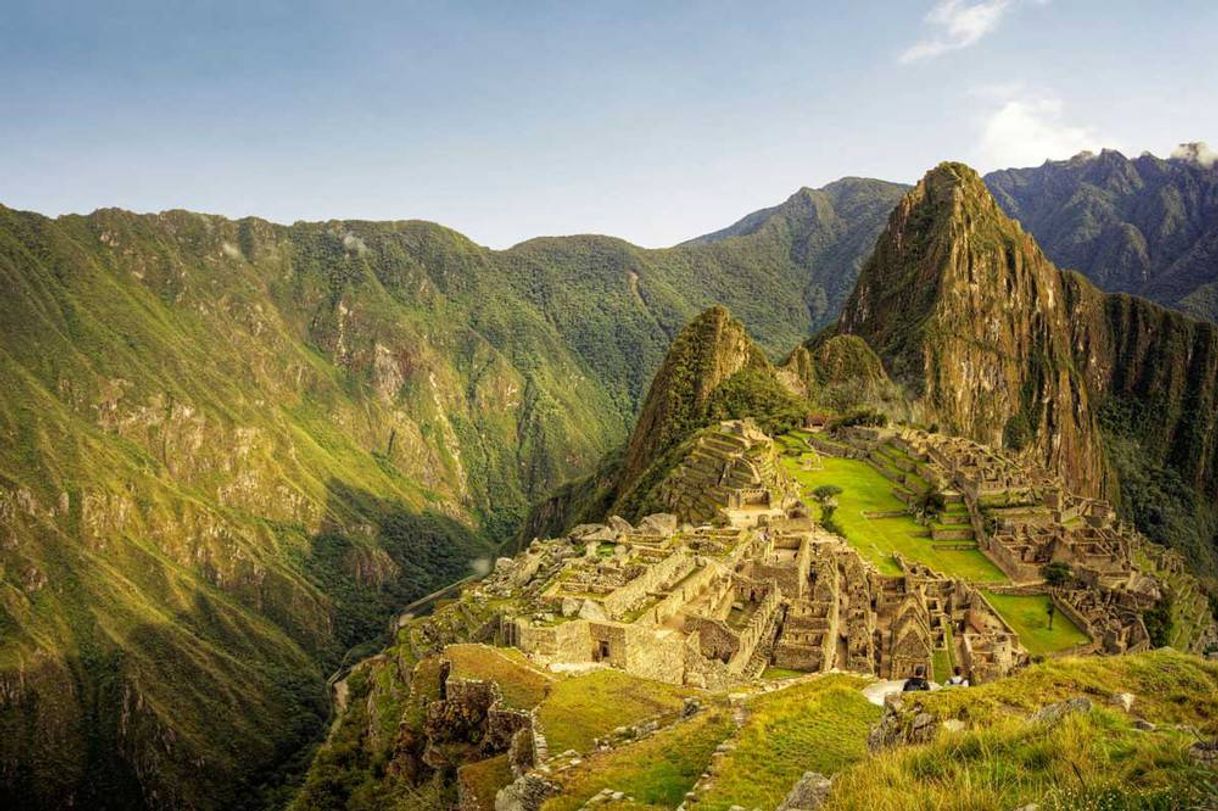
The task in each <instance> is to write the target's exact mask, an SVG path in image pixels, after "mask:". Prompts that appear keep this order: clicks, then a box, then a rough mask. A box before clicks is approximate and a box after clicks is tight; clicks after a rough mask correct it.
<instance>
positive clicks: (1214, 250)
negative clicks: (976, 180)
mask: <svg viewBox="0 0 1218 811" xmlns="http://www.w3.org/2000/svg"><path fill="white" fill-rule="evenodd" d="M985 182H986V185H987V186H988V187H989V189H990V191H991V192H992V193H993V194H994V197H995V198H996V199H997V201H998V204H999V205H1000V206H1001V207H1002V208H1003V210H1004V211H1005V212H1006V213H1007V214H1008V215H1009V216H1011V217H1014V218H1016V219H1018V220H1019V221H1020V222H1021V223H1023V226H1024V228H1026V229H1027V230H1029V231H1031V232H1032V233H1033V234H1034V235H1035V236H1036V240H1037V242H1039V243H1040V245H1041V247H1042V248H1043V249H1044V251H1045V254H1046V255H1047V256H1048V257H1049V259H1050V260H1052V261H1053V262H1054V264H1056V265H1057V266H1058V267H1062V268H1069V269H1072V270H1077V271H1079V272H1080V273H1082V274H1083V275H1085V276H1086V277H1087V278H1088V279H1090V280H1091V281H1092V282H1093V283H1095V284H1096V285H1098V286H1099V287H1100V288H1102V289H1104V290H1108V291H1112V292H1124V293H1134V294H1136V295H1139V296H1143V297H1145V298H1149V299H1151V300H1152V301H1155V302H1158V303H1159V304H1163V305H1166V306H1168V307H1174V308H1176V309H1179V310H1183V311H1184V312H1186V313H1189V314H1190V315H1193V316H1195V317H1198V318H1206V319H1209V320H1211V321H1213V320H1218V167H1215V164H1214V161H1213V157H1212V153H1211V152H1210V151H1209V150H1208V148H1207V147H1206V146H1205V145H1204V144H1185V145H1182V146H1181V148H1180V149H1179V150H1177V152H1176V153H1175V154H1174V155H1173V157H1172V158H1170V159H1168V160H1163V159H1160V158H1156V157H1155V156H1154V155H1151V154H1149V153H1147V154H1143V155H1142V156H1140V157H1138V158H1133V159H1130V158H1126V157H1125V156H1124V155H1122V154H1121V153H1119V152H1116V151H1114V150H1108V149H1106V150H1104V151H1103V152H1101V153H1100V154H1099V155H1095V154H1092V153H1088V152H1084V153H1082V154H1080V155H1076V156H1075V157H1073V158H1071V159H1070V160H1067V161H1047V162H1046V163H1044V164H1043V165H1041V166H1037V167H1032V168H1027V169H1008V170H1004V171H999V172H992V173H990V174H988V175H986V176H985Z"/></svg>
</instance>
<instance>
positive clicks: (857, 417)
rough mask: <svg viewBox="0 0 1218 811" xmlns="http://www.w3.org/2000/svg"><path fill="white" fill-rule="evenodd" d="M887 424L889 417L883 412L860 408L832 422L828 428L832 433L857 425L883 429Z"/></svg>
mask: <svg viewBox="0 0 1218 811" xmlns="http://www.w3.org/2000/svg"><path fill="white" fill-rule="evenodd" d="M887 424H888V415H887V414H885V413H884V412H883V411H877V410H876V409H873V408H860V409H856V410H854V411H851V412H850V413H848V414H843V415H842V416H840V417H838V418H837V419H835V420H832V421H831V422H830V423H829V425H828V428H829V430H830V431H836V430H838V429H839V428H851V427H853V426H856V425H861V426H866V427H870V428H883V427H884V426H885V425H887Z"/></svg>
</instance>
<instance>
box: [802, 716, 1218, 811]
mask: <svg viewBox="0 0 1218 811" xmlns="http://www.w3.org/2000/svg"><path fill="white" fill-rule="evenodd" d="M1186 745H1187V742H1186V740H1185V739H1184V737H1183V736H1182V735H1181V734H1180V733H1178V732H1172V733H1170V734H1161V733H1154V734H1149V735H1148V734H1145V733H1141V732H1138V731H1136V730H1134V729H1132V728H1131V726H1130V723H1129V720H1128V719H1127V718H1124V717H1122V716H1120V715H1119V714H1118V713H1116V712H1114V711H1112V710H1107V709H1095V710H1093V711H1092V712H1090V713H1086V714H1080V715H1073V716H1069V717H1067V718H1066V719H1065V720H1064V721H1062V722H1061V723H1060V724H1058V725H1056V726H1053V727H1050V728H1046V727H1045V725H1043V724H1037V723H1031V722H1028V721H1024V720H1020V719H1010V718H1008V719H1003V720H1002V721H1000V722H998V723H997V724H995V725H994V726H991V727H988V728H986V729H984V730H979V731H970V732H966V733H964V734H960V735H944V736H941V737H940V738H939V739H938V740H936V741H935V742H933V743H931V744H929V745H927V746H916V747H906V748H903V749H898V750H896V751H891V752H887V753H884V754H881V755H879V756H878V757H875V758H872V759H870V760H869V761H868V762H867V763H866V765H865V766H864V767H860V768H855V769H851V770H849V771H847V772H845V773H844V774H842V775H840V776H839V777H838V779H837V780H836V781H835V782H834V786H833V790H832V792H831V794H830V799H829V802H828V803H827V804H826V805H825V806H824V808H825V811H845V810H846V809H859V811H889V810H890V809H891V811H898V809H900V810H901V811H903V810H904V809H908V808H934V809H944V811H955V810H957V809H958V811H1009V809H1011V808H1017V807H1021V806H1023V805H1024V804H1026V803H1031V802H1037V803H1039V807H1040V808H1042V809H1045V811H1048V809H1063V810H1064V809H1071V811H1074V810H1076V809H1080V810H1081V809H1096V811H1099V809H1130V810H1131V811H1132V809H1156V808H1161V809H1171V808H1185V807H1193V808H1202V807H1212V806H1209V805H1200V804H1197V805H1192V804H1190V803H1189V802H1188V795H1192V798H1193V799H1194V800H1198V801H1201V798H1202V797H1203V796H1204V792H1206V787H1205V783H1204V782H1203V781H1204V780H1205V778H1206V777H1208V778H1209V780H1210V781H1212V780H1213V777H1212V773H1210V775H1206V774H1205V772H1203V771H1202V770H1201V769H1199V768H1197V767H1195V766H1191V765H1190V764H1189V762H1188V758H1187V756H1186V755H1185V753H1184V747H1185V746H1186ZM1213 785H1214V784H1213V783H1212V782H1211V783H1210V784H1209V786H1210V790H1211V791H1212V788H1213ZM1216 797H1218V795H1214V794H1210V800H1211V801H1212V800H1213V799H1215V798H1216Z"/></svg>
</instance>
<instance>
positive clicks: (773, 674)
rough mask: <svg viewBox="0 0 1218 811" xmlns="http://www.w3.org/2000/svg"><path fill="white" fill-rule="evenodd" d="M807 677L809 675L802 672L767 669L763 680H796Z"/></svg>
mask: <svg viewBox="0 0 1218 811" xmlns="http://www.w3.org/2000/svg"><path fill="white" fill-rule="evenodd" d="M806 675H808V674H807V673H805V672H804V671H802V670H789V669H787V668H785V667H767V668H766V669H765V671H764V672H763V673H762V674H761V678H763V679H774V680H776V681H777V680H780V679H796V678H799V677H800V676H806Z"/></svg>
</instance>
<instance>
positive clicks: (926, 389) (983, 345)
mask: <svg viewBox="0 0 1218 811" xmlns="http://www.w3.org/2000/svg"><path fill="white" fill-rule="evenodd" d="M1064 285H1065V282H1064V280H1063V276H1062V274H1061V273H1060V272H1059V271H1058V270H1057V269H1056V268H1055V267H1053V265H1052V264H1051V263H1050V262H1049V261H1048V260H1047V259H1045V257H1044V255H1043V254H1042V253H1041V251H1040V249H1039V248H1038V247H1037V246H1036V242H1035V241H1034V240H1033V239H1032V237H1031V236H1029V235H1028V234H1026V233H1024V231H1023V230H1022V229H1021V228H1020V226H1019V224H1018V223H1016V222H1015V221H1014V220H1011V219H1009V218H1008V217H1006V216H1005V215H1004V214H1003V213H1002V211H1001V210H1000V209H999V208H998V206H997V205H996V204H995V203H994V200H993V198H992V197H991V196H990V194H989V192H988V191H987V190H986V188H985V186H984V184H983V183H982V182H981V178H980V177H978V176H977V174H976V173H975V172H973V170H971V169H969V168H968V167H966V166H963V165H961V164H950V163H945V164H942V165H940V166H939V167H937V168H936V169H934V170H932V171H931V172H929V173H928V174H927V175H926V177H925V178H923V180H922V181H921V182H920V183H919V184H918V185H917V187H916V188H915V189H914V190H913V191H911V192H910V193H909V194H908V195H906V197H905V198H904V199H903V200H902V201H901V203H900V204H899V205H898V206H897V208H896V210H895V211H894V212H893V214H892V217H891V218H890V220H889V223H888V228H887V229H886V230H885V231H884V233H883V234H882V235H881V236H880V239H879V241H878V242H877V244H876V249H875V253H874V254H873V255H872V258H871V259H870V260H869V261H868V263H867V264H866V265H865V266H864V268H863V271H862V274H861V275H860V277H859V281H858V284H857V286H856V287H855V290H854V293H853V294H851V297H850V299H849V300H848V301H847V302H846V305H845V307H844V309H843V311H842V315H841V317H840V319H839V321H838V329H839V331H840V332H842V333H847V334H854V335H858V336H860V337H861V338H863V339H864V340H866V341H867V343H868V344H870V345H871V346H872V347H873V348H874V349H875V350H876V352H877V353H878V354H879V355H880V357H881V358H883V359H884V362H885V364H886V365H887V366H888V369H889V371H890V373H891V374H892V376H893V378H894V379H896V380H897V381H898V382H900V383H902V384H904V385H906V386H907V387H908V388H909V390H910V392H911V393H912V394H913V395H914V396H915V397H916V398H918V399H919V400H920V401H921V405H922V408H923V411H924V417H925V419H926V421H928V422H937V423H939V425H940V427H942V428H943V429H945V430H948V431H951V432H954V433H960V434H963V435H966V436H970V437H973V438H976V439H978V440H980V441H983V442H987V443H990V444H994V445H1003V444H1005V445H1006V446H1007V447H1009V448H1012V449H1015V450H1021V449H1023V448H1025V447H1027V448H1028V451H1029V452H1030V453H1034V454H1035V455H1036V456H1038V457H1039V458H1040V459H1041V461H1043V462H1045V463H1046V464H1047V465H1048V466H1049V467H1051V468H1053V469H1056V470H1059V471H1061V472H1062V473H1063V475H1064V476H1065V477H1066V478H1067V480H1068V481H1070V483H1071V485H1072V486H1073V487H1074V488H1075V489H1077V490H1079V491H1080V492H1084V493H1089V494H1098V493H1101V492H1104V490H1105V487H1106V485H1105V481H1106V475H1105V464H1104V454H1103V445H1102V442H1101V440H1100V436H1099V431H1098V427H1097V423H1096V418H1095V414H1094V409H1093V404H1092V402H1091V397H1090V393H1089V391H1088V388H1087V386H1086V385H1085V382H1084V380H1083V378H1082V376H1081V374H1080V372H1079V371H1078V369H1076V367H1075V364H1074V359H1073V356H1072V340H1071V339H1072V318H1073V314H1072V313H1071V312H1070V310H1069V308H1068V306H1067V301H1066V295H1065V287H1064Z"/></svg>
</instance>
